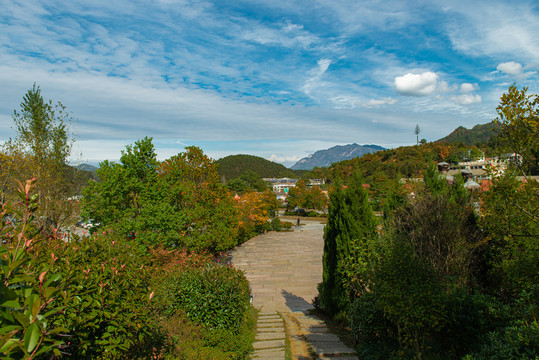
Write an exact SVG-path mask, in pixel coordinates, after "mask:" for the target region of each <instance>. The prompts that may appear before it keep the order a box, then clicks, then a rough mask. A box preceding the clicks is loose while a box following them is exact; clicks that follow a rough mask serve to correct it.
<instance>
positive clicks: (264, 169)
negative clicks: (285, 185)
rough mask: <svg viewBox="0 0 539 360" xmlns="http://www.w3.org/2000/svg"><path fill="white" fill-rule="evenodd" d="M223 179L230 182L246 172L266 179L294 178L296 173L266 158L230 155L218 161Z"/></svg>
mask: <svg viewBox="0 0 539 360" xmlns="http://www.w3.org/2000/svg"><path fill="white" fill-rule="evenodd" d="M216 163H217V164H218V166H219V167H218V172H219V175H220V176H221V179H223V178H224V180H225V181H230V180H232V179H235V178H237V177H238V176H240V175H241V174H243V173H244V172H245V171H247V170H250V171H253V172H255V173H256V174H257V175H258V176H260V177H261V178H264V177H294V176H295V173H294V171H292V170H290V169H287V168H286V167H285V166H284V165H282V164H277V163H274V162H272V161H269V160H266V159H264V158H261V157H258V156H253V155H230V156H226V157H224V158H222V159H219V160H217V161H216Z"/></svg>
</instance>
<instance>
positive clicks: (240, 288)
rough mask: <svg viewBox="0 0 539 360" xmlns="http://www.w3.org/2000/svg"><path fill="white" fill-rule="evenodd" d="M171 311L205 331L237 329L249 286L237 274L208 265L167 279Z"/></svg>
mask: <svg viewBox="0 0 539 360" xmlns="http://www.w3.org/2000/svg"><path fill="white" fill-rule="evenodd" d="M170 287H171V289H172V290H171V292H172V293H173V294H174V299H173V306H174V309H178V310H181V311H183V312H185V314H186V315H187V317H188V318H189V319H191V320H192V321H194V322H198V323H201V324H203V325H204V326H206V327H207V328H208V329H238V328H239V327H240V325H241V324H242V322H243V320H244V317H245V313H246V312H247V309H248V308H249V282H248V281H247V279H246V278H245V276H244V275H243V273H242V272H241V271H239V270H236V269H234V268H232V267H229V266H226V265H218V264H208V265H207V266H205V267H204V268H201V269H189V270H187V271H184V272H182V273H179V274H177V276H176V277H175V278H173V279H171V283H170Z"/></svg>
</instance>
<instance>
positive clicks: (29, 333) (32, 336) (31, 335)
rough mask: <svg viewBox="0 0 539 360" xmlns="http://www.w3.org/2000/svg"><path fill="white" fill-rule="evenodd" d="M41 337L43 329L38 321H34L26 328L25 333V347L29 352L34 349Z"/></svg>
mask: <svg viewBox="0 0 539 360" xmlns="http://www.w3.org/2000/svg"><path fill="white" fill-rule="evenodd" d="M40 338H41V330H40V329H39V326H38V324H37V323H32V324H30V326H28V328H27V329H26V332H25V333H24V348H25V349H26V352H27V353H31V352H32V351H34V349H35V347H36V346H37V344H38V342H39V339H40Z"/></svg>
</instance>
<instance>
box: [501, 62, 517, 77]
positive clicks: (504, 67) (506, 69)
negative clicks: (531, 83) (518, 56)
mask: <svg viewBox="0 0 539 360" xmlns="http://www.w3.org/2000/svg"><path fill="white" fill-rule="evenodd" d="M496 70H498V71H501V72H503V73H505V74H508V75H514V76H517V75H520V74H522V65H521V64H519V63H517V62H515V61H509V62H504V63H501V64H499V65H498V66H497V67H496Z"/></svg>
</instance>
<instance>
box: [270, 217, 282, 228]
mask: <svg viewBox="0 0 539 360" xmlns="http://www.w3.org/2000/svg"><path fill="white" fill-rule="evenodd" d="M271 228H272V230H273V231H281V229H282V228H283V224H282V223H281V219H279V217H277V216H276V217H274V218H273V219H271Z"/></svg>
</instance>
